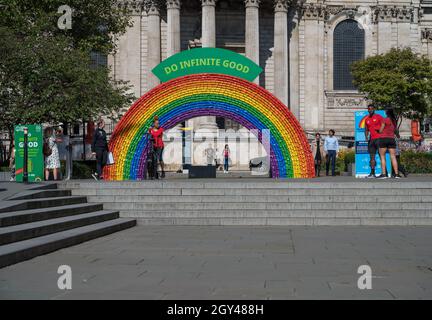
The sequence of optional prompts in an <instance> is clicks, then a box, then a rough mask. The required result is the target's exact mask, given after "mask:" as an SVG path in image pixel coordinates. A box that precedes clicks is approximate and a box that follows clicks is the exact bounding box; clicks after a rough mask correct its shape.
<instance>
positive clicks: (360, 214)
mask: <svg viewBox="0 0 432 320" xmlns="http://www.w3.org/2000/svg"><path fill="white" fill-rule="evenodd" d="M127 215H128V216H130V217H136V218H140V217H142V218H153V217H154V218H163V219H165V218H188V219H190V218H191V219H195V218H203V219H209V218H218V219H219V218H410V217H412V218H432V212H431V210H353V211H347V210H319V211H318V210H267V211H261V210H235V211H230V210H217V211H216V210H205V211H202V210H180V211H173V210H170V211H169V210H168V211H163V210H152V211H130V212H128V214H127Z"/></svg>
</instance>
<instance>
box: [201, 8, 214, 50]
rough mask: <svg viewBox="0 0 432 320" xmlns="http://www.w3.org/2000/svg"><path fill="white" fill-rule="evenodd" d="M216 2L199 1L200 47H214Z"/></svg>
mask: <svg viewBox="0 0 432 320" xmlns="http://www.w3.org/2000/svg"><path fill="white" fill-rule="evenodd" d="M216 1H217V0H201V4H202V26H201V32H202V35H201V44H202V47H203V48H204V47H213V48H214V47H216Z"/></svg>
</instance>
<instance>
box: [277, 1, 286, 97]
mask: <svg viewBox="0 0 432 320" xmlns="http://www.w3.org/2000/svg"><path fill="white" fill-rule="evenodd" d="M274 10H275V16H274V49H273V56H274V93H275V95H276V97H278V98H279V100H281V101H282V102H283V103H284V104H285V105H288V1H287V0H275V9H274Z"/></svg>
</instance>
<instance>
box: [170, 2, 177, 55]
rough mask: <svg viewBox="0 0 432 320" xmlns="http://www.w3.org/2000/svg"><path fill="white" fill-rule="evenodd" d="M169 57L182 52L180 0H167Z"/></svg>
mask: <svg viewBox="0 0 432 320" xmlns="http://www.w3.org/2000/svg"><path fill="white" fill-rule="evenodd" d="M167 20H168V44H167V47H168V48H167V57H170V56H172V55H173V54H176V53H178V52H180V0H167Z"/></svg>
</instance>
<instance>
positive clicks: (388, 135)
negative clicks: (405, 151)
mask: <svg viewBox="0 0 432 320" xmlns="http://www.w3.org/2000/svg"><path fill="white" fill-rule="evenodd" d="M386 115H387V118H384V120H383V122H382V124H381V128H380V130H379V131H378V132H379V135H380V137H379V139H378V144H379V154H380V158H381V172H382V173H381V175H380V176H378V178H380V179H386V178H387V173H386V171H387V168H386V153H387V150H388V152H389V153H390V159H391V163H392V166H393V170H394V172H395V175H394V177H395V178H396V179H400V178H401V176H400V175H399V170H398V162H397V159H396V139H395V137H396V127H397V125H396V117H395V115H394V112H393V110H392V109H389V110H386Z"/></svg>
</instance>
